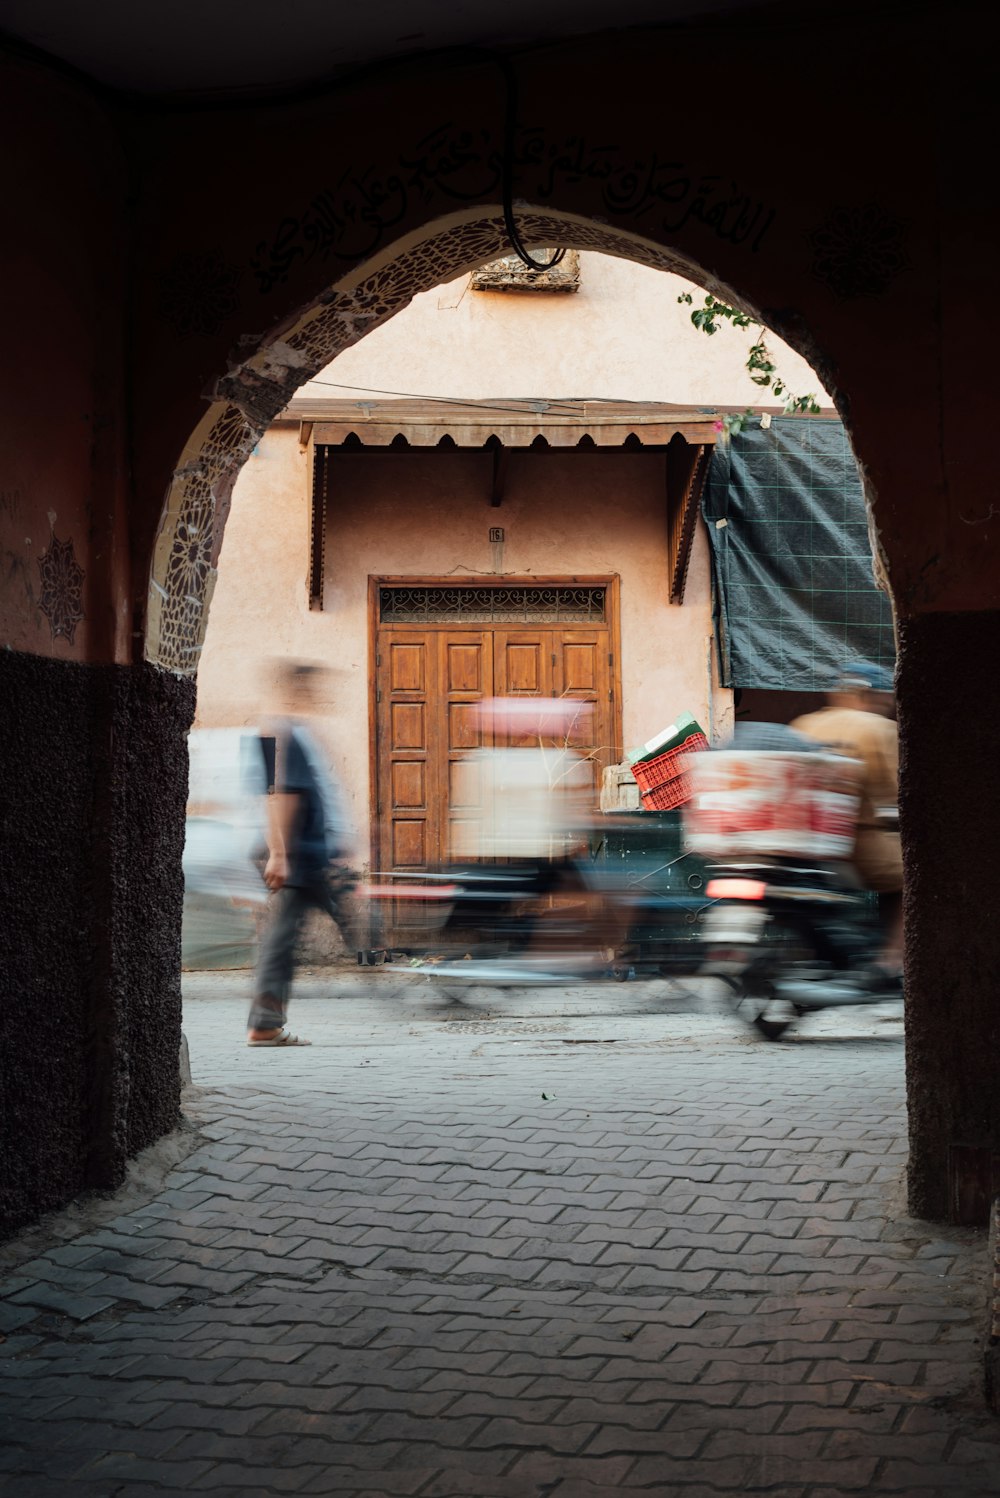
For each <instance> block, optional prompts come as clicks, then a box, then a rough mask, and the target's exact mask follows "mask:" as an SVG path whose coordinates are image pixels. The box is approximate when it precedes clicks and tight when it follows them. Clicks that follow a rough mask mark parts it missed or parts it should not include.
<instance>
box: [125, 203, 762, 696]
mask: <svg viewBox="0 0 1000 1498" xmlns="http://www.w3.org/2000/svg"><path fill="white" fill-rule="evenodd" d="M518 222H519V227H520V229H521V232H522V234H523V235H524V236H525V240H526V242H528V243H531V244H560V245H566V246H567V247H570V248H573V249H581V250H596V251H601V252H603V253H604V254H609V255H615V256H618V257H620V258H623V259H629V260H634V261H636V262H638V263H639V264H642V265H647V266H650V267H652V268H654V269H658V270H664V271H674V272H678V273H680V274H682V275H685V276H688V277H690V278H693V279H697V280H699V281H700V282H701V283H702V284H704V285H706V286H707V287H709V288H710V289H712V290H714V291H716V292H718V293H720V294H721V295H723V296H725V297H727V298H730V299H732V297H733V293H732V292H731V291H730V290H729V289H728V288H726V287H724V286H721V285H720V283H719V282H718V281H717V280H715V278H713V277H711V276H708V275H706V274H705V273H704V272H703V271H700V270H699V269H697V268H693V267H692V266H691V264H690V263H689V262H688V261H687V260H686V259H685V258H684V256H683V255H681V254H680V253H679V252H677V251H676V250H673V249H670V248H667V247H665V246H657V245H654V244H652V243H650V242H649V241H648V240H645V239H643V238H641V237H640V236H638V235H634V234H629V233H622V232H620V231H618V230H615V229H612V228H610V227H608V226H606V225H603V224H599V223H593V222H591V223H587V222H586V221H583V220H580V219H578V218H576V217H574V216H571V215H569V214H560V213H542V212H539V211H538V210H530V211H527V212H524V213H519V215H518ZM508 252H509V242H508V239H507V234H506V229H505V227H504V221H503V217H502V213H501V211H500V210H499V209H494V210H493V211H487V212H485V213H477V214H475V215H470V214H468V213H466V214H461V215H455V216H454V217H452V218H450V219H449V220H447V221H438V222H437V223H435V224H433V225H432V226H430V232H428V233H427V234H426V235H424V236H422V237H419V238H416V239H415V240H414V241H413V242H408V243H405V244H403V245H396V246H391V247H389V248H388V249H387V250H386V251H385V252H384V253H383V255H381V256H380V257H379V259H378V260H377V261H376V262H375V263H374V264H371V263H369V264H368V265H366V266H364V267H362V268H361V269H360V270H359V271H356V272H354V273H352V274H351V275H348V276H345V277H343V278H342V279H341V280H339V281H338V282H337V283H336V284H335V285H334V286H333V287H331V288H330V290H329V291H328V292H327V293H326V294H325V295H324V296H323V297H322V298H321V299H319V300H318V301H317V302H316V303H315V304H314V305H313V306H312V307H310V308H308V309H307V310H306V311H304V312H301V313H299V314H298V315H296V316H295V317H294V318H293V319H291V320H290V321H289V323H288V324H287V325H286V326H285V327H283V328H282V329H281V330H280V331H279V332H278V334H276V335H275V336H273V337H272V338H270V339H268V341H267V342H266V343H265V344H264V345H263V346H262V347H260V348H259V349H258V350H257V351H256V352H255V353H254V354H253V355H252V356H251V357H250V358H248V359H246V360H245V361H244V362H242V363H237V364H236V365H235V367H233V368H231V369H230V371H229V372H228V373H227V374H226V375H225V376H223V377H222V378H221V379H220V380H219V381H218V382H217V384H216V387H215V394H216V397H217V398H216V400H214V401H213V402H212V404H211V406H210V407H209V409H208V411H207V412H206V413H205V416H204V417H203V418H202V420H201V422H200V423H199V425H198V427H197V429H196V431H195V432H194V433H193V435H192V437H191V440H190V442H189V443H188V445H187V446H186V448H185V450H184V453H183V455H182V459H181V462H180V463H179V464H178V466H177V468H176V470H175V472H174V475H173V482H172V484H171V487H170V491H169V494H168V496H167V502H166V506H165V509H164V514H163V518H162V522H161V526H160V530H159V534H158V537H157V541H156V546H155V550H154V554H153V563H152V570H151V577H150V586H149V595H148V613H147V629H146V659H147V660H148V661H150V662H152V663H153V664H155V665H158V666H161V667H163V668H165V669H167V670H170V671H173V672H177V673H178V674H181V675H185V676H194V675H195V674H196V672H197V663H198V657H199V653H200V651H201V647H202V642H203V640H204V635H205V628H206V624H207V618H208V609H209V607H210V604H211V598H212V591H213V588H214V583H215V577H216V567H217V563H218V557H219V551H220V548H221V544H222V535H223V531H224V528H225V523H226V517H227V514H228V510H229V502H230V497H231V495H232V491H233V487H234V485H235V483H236V479H237V477H238V475H239V471H240V469H241V468H242V466H243V463H244V462H245V461H246V459H247V458H248V457H249V455H250V453H251V452H252V450H253V448H254V447H255V445H256V444H257V442H258V441H259V440H260V437H261V436H262V435H263V433H264V431H265V430H266V429H267V426H268V425H269V423H270V422H271V421H272V420H273V419H274V417H275V416H276V415H277V414H278V412H279V411H281V410H282V409H283V408H284V406H286V405H287V403H288V401H289V400H290V399H291V398H292V396H293V394H294V393H295V391H296V389H297V388H298V387H299V386H300V385H302V384H304V383H305V382H306V381H307V380H309V379H310V378H311V377H312V376H313V375H314V374H316V373H318V371H319V370H321V369H322V368H324V367H325V366H326V365H327V364H329V363H330V362H331V361H332V360H333V359H335V358H336V356H337V355H338V354H340V353H341V352H342V351H343V350H344V349H346V348H349V347H350V346H351V345H352V344H354V343H357V342H358V341H359V340H360V339H361V338H363V337H364V336H365V334H367V333H369V332H371V331H372V329H374V328H376V327H378V326H379V324H381V323H383V322H385V321H386V320H387V319H389V318H390V317H392V316H393V315H394V314H395V313H396V312H398V311H400V310H401V309H402V308H403V307H405V306H406V305H407V303H408V302H409V301H410V300H411V299H412V298H413V297H414V296H415V295H417V294H418V293H419V292H423V291H426V290H429V289H430V288H431V287H433V286H436V285H440V284H441V283H442V282H443V281H446V280H449V279H450V278H452V277H454V276H457V275H461V274H462V273H463V272H464V271H468V270H471V269H473V268H475V267H476V266H478V265H481V264H483V263H484V262H485V261H487V260H491V259H495V258H496V257H497V256H499V255H502V254H506V253H508Z"/></svg>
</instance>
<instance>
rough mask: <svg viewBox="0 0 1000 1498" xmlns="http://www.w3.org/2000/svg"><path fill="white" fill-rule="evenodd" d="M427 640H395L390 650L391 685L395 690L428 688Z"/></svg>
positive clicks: (413, 690) (414, 690)
mask: <svg viewBox="0 0 1000 1498" xmlns="http://www.w3.org/2000/svg"><path fill="white" fill-rule="evenodd" d="M427 649H428V645H427V641H426V640H420V641H416V640H414V641H404V640H393V641H391V642H390V644H389V647H388V650H389V686H390V688H391V690H392V691H394V692H425V691H426V690H427Z"/></svg>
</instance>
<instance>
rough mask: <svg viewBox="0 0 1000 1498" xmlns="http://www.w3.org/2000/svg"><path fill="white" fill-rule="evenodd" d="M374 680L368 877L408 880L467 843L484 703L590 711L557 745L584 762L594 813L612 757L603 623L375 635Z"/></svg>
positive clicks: (476, 809) (483, 738)
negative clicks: (563, 700) (566, 704)
mask: <svg viewBox="0 0 1000 1498" xmlns="http://www.w3.org/2000/svg"><path fill="white" fill-rule="evenodd" d="M375 674H376V680H375V688H376V690H375V701H376V705H375V738H376V746H375V748H376V752H375V774H376V789H375V803H376V824H377V825H376V829H375V830H376V837H375V840H374V846H373V854H374V861H375V866H376V867H377V868H380V869H382V870H383V871H389V870H398V871H406V870H413V871H414V872H416V871H419V870H421V869H427V868H432V867H433V866H434V865H435V864H440V863H447V862H448V861H449V860H450V859H451V858H452V857H453V856H455V854H456V853H457V852H458V851H459V850H460V849H462V848H464V847H467V846H469V843H470V839H469V837H468V836H467V834H468V833H469V832H470V831H472V832H474V830H475V829H474V824H475V823H476V822H477V820H478V819H479V818H480V817H481V816H482V815H483V809H484V804H483V787H482V785H481V784H480V783H479V767H478V765H477V763H476V760H475V758H474V757H473V758H470V757H469V751H470V750H474V749H480V748H489V747H491V746H492V737H491V736H490V731H489V728H488V727H484V725H483V724H482V723H481V722H480V718H479V714H478V713H477V711H476V704H477V703H478V702H479V701H480V700H481V699H482V698H484V697H569V698H576V699H578V700H581V701H584V702H588V703H591V704H592V708H591V710H590V711H589V712H587V713H583V714H581V715H580V718H579V720H578V722H577V726H576V727H575V729H574V730H572V731H571V733H570V737H569V743H570V744H571V746H572V747H573V748H574V749H576V750H577V751H578V752H579V753H580V754H582V755H584V756H586V757H587V760H588V763H589V765H590V769H591V776H592V782H593V799H594V804H595V806H596V804H597V801H598V796H599V791H600V780H601V771H602V769H603V768H604V766H605V765H608V764H612V763H614V762H615V760H616V758H617V755H618V746H617V744H616V737H617V735H616V730H615V724H616V721H617V719H616V712H615V701H614V660H613V647H612V641H611V631H610V629H609V628H608V626H607V625H600V626H597V627H593V628H591V627H586V626H582V627H578V628H572V627H561V626H549V625H545V626H541V627H539V628H536V629H532V628H517V629H508V628H501V627H490V628H485V629H483V628H470V629H452V628H443V627H441V626H438V627H436V628H435V627H431V628H415V627H409V626H398V625H394V626H391V627H383V628H382V629H381V630H380V631H379V634H378V637H377V643H376V668H375ZM510 742H516V740H511V741H510ZM524 742H525V743H526V744H533V743H537V740H535V739H534V738H532V739H525V740H524ZM472 841H474V839H472Z"/></svg>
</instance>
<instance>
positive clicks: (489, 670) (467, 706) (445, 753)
mask: <svg viewBox="0 0 1000 1498" xmlns="http://www.w3.org/2000/svg"><path fill="white" fill-rule="evenodd" d="M438 640H439V642H440V643H439V673H440V674H439V680H440V684H441V688H440V709H439V713H440V717H441V734H440V747H439V750H438V753H439V756H440V773H439V777H438V781H437V786H438V804H437V808H436V823H437V828H438V842H437V858H438V859H439V861H441V862H448V861H450V860H455V861H464V860H466V859H468V858H474V857H476V856H477V855H476V850H477V849H478V847H479V836H478V824H479V822H480V821H481V819H482V816H483V814H484V811H485V810H486V806H485V800H484V798H485V795H486V794H487V788H486V786H485V785H484V783H483V777H482V772H481V768H480V766H479V765H478V764H477V763H476V761H475V760H474V759H470V758H469V751H470V750H472V749H481V748H483V747H484V746H485V745H486V744H487V742H488V740H487V738H486V737H485V736H484V726H483V724H482V722H481V721H480V718H479V715H478V713H477V711H476V704H477V703H478V702H479V701H480V699H481V698H483V697H492V696H493V692H494V689H493V680H494V671H493V640H492V636H491V634H490V631H489V630H455V631H451V630H449V631H448V632H447V633H443V632H442V633H440V634H439V635H438ZM486 732H488V730H486Z"/></svg>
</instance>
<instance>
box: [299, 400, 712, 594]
mask: <svg viewBox="0 0 1000 1498" xmlns="http://www.w3.org/2000/svg"><path fill="white" fill-rule="evenodd" d="M280 421H281V422H282V424H289V423H293V422H294V423H297V424H298V425H299V440H300V442H301V443H302V445H303V447H307V446H309V445H311V446H312V448H313V451H314V453H315V459H316V475H315V477H314V484H313V506H312V510H313V512H312V527H311V536H312V540H311V549H312V562H311V568H310V588H309V596H310V605H311V607H313V608H320V607H322V596H323V570H324V569H323V538H324V535H325V528H326V504H327V485H326V471H327V467H326V463H327V460H326V454H327V453H328V452H329V451H330V450H331V449H334V448H338V447H345V446H346V447H347V448H348V449H351V448H360V449H365V448H382V449H386V448H390V449H395V450H399V449H403V450H407V449H410V448H416V447H420V448H436V447H440V446H442V445H443V446H444V447H445V448H485V449H487V450H491V451H492V453H493V478H492V484H491V487H490V492H489V495H488V503H489V504H490V505H491V506H492V507H498V506H499V505H500V504H501V503H502V500H503V491H504V482H505V475H506V468H507V462H508V454H509V452H510V450H511V449H517V448H521V449H525V448H532V449H534V450H537V449H539V448H543V449H544V448H557V449H564V450H565V449H569V448H577V449H582V450H584V451H594V450H595V449H601V450H604V451H612V450H614V449H619V450H621V449H625V450H626V451H628V450H636V449H639V450H641V449H645V448H659V449H661V450H662V451H664V452H665V455H666V461H665V494H664V500H665V511H666V515H665V518H666V526H667V559H668V580H667V595H668V597H669V599H670V602H671V603H682V602H683V599H684V584H685V582H686V579H687V570H688V562H689V559H690V556H691V545H692V542H693V540H694V533H695V525H696V522H697V518H698V511H699V506H700V503H701V494H702V489H703V487H704V484H705V478H706V475H707V473H708V464H709V459H710V458H711V454H712V448H713V447H714V445H715V441H716V437H717V435H718V433H717V431H716V424H717V422H718V416H717V413H716V412H715V411H699V410H696V409H693V408H691V407H687V406H670V405H665V404H658V403H653V402H647V401H588V400H562V401H556V400H552V401H547V400H503V399H497V400H492V401H432V400H415V399H413V400H394V401H392V400H386V401H376V400H372V401H345V400H329V401H328V400H306V399H303V400H297V401H292V403H291V405H289V406H288V407H287V409H286V411H285V412H284V413H283V415H282V417H281V418H280ZM320 473H322V475H323V477H322V482H320V478H319V475H320Z"/></svg>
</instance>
